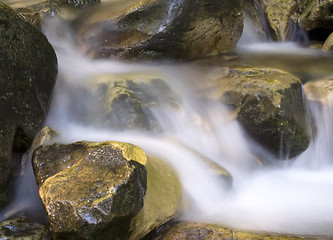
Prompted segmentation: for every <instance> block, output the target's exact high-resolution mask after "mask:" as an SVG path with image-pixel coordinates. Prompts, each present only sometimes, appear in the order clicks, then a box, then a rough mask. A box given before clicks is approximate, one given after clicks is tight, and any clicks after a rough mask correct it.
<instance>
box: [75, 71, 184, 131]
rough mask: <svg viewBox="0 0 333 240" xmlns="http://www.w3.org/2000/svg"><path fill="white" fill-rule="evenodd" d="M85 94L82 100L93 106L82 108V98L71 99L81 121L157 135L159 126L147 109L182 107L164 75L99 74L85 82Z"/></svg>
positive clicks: (83, 106)
mask: <svg viewBox="0 0 333 240" xmlns="http://www.w3.org/2000/svg"><path fill="white" fill-rule="evenodd" d="M84 92H85V99H90V100H91V101H92V102H93V104H89V105H87V104H83V105H82V99H81V98H79V99H78V100H77V99H75V100H73V102H75V101H77V105H78V107H77V108H76V109H77V111H79V110H78V109H81V111H82V112H81V114H79V116H80V120H83V121H84V122H85V123H86V124H93V125H97V126H99V127H101V126H102V127H107V128H112V129H117V130H123V129H141V130H149V131H152V132H160V131H161V127H160V126H159V124H158V122H157V120H156V119H155V117H154V116H153V113H152V112H151V110H150V108H152V107H158V108H166V109H172V110H177V109H179V108H180V106H181V101H180V97H179V96H178V95H177V94H176V93H175V92H174V91H173V90H172V89H171V88H170V87H169V85H168V84H167V82H166V81H164V80H163V76H160V75H157V74H149V73H148V74H146V73H133V74H119V75H101V76H97V77H95V78H92V79H91V80H88V81H87V83H86V85H85V90H84ZM79 106H80V107H79ZM91 106H93V109H91ZM96 116H99V117H98V119H97V118H96Z"/></svg>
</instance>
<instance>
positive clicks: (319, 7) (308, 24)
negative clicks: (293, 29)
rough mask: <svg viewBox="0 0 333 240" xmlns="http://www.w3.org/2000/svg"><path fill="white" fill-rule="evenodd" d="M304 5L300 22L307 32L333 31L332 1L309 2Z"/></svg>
mask: <svg viewBox="0 0 333 240" xmlns="http://www.w3.org/2000/svg"><path fill="white" fill-rule="evenodd" d="M301 4H303V9H302V10H303V11H302V12H301V14H300V16H299V18H298V21H299V23H300V25H301V26H302V27H303V28H305V29H306V30H313V29H333V2H332V1H331V0H320V1H319V0H307V1H305V2H304V3H301Z"/></svg>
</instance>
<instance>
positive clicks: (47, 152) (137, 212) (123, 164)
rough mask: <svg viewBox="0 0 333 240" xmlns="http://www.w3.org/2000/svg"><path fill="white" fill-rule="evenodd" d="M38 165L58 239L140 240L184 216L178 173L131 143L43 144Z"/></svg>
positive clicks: (37, 152) (36, 157)
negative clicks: (182, 214) (181, 213)
mask: <svg viewBox="0 0 333 240" xmlns="http://www.w3.org/2000/svg"><path fill="white" fill-rule="evenodd" d="M33 165H34V170H35V175H36V179H37V183H38V185H39V187H40V189H39V194H40V197H41V199H42V202H43V204H44V207H45V209H46V211H47V214H48V217H49V221H50V226H51V230H52V235H53V237H54V238H55V239H140V238H141V237H143V236H145V235H146V234H148V233H149V232H150V231H151V230H153V229H155V228H157V227H159V226H161V225H163V224H164V223H166V222H167V221H169V220H171V219H173V218H175V217H177V216H178V215H179V212H180V211H181V207H182V205H181V200H182V199H181V187H180V182H179V180H178V178H177V176H176V174H175V173H174V171H173V169H172V168H171V167H170V166H169V165H168V164H166V163H165V162H164V161H162V160H161V159H158V158H157V157H153V156H149V157H147V156H146V155H145V153H144V152H143V151H142V150H141V149H140V148H138V147H137V146H134V145H132V144H129V143H120V142H113V141H109V142H101V143H93V142H77V143H73V144H68V145H62V144H53V145H43V146H41V147H39V148H37V149H36V150H35V152H34V156H33Z"/></svg>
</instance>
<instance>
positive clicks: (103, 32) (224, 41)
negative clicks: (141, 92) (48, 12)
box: [76, 0, 243, 59]
mask: <svg viewBox="0 0 333 240" xmlns="http://www.w3.org/2000/svg"><path fill="white" fill-rule="evenodd" d="M124 5H125V4H124ZM109 7H110V8H112V5H110V6H109ZM101 11H105V9H103V8H101ZM94 14H95V15H98V14H99V12H98V11H97V12H96V13H94ZM94 14H92V15H90V16H87V15H86V14H85V15H84V16H82V19H78V20H77V21H76V23H77V25H76V26H77V36H78V42H79V44H80V46H81V48H82V50H83V51H84V52H86V53H87V54H88V55H90V56H92V57H95V58H109V57H111V58H125V59H166V58H168V59H196V58H201V57H206V56H212V55H218V54H220V53H223V52H230V51H232V50H233V49H234V47H235V45H236V43H237V41H238V39H239V38H240V36H241V33H242V29H243V14H242V7H241V1H239V0H234V1H214V0H203V1H196V0H185V1H173V0H141V1H135V2H134V3H133V4H132V5H129V6H128V7H126V8H125V9H123V11H121V12H114V14H109V15H107V16H106V17H105V18H104V19H98V17H97V16H95V15H94ZM96 19H98V20H96ZM82 21H83V22H84V24H82Z"/></svg>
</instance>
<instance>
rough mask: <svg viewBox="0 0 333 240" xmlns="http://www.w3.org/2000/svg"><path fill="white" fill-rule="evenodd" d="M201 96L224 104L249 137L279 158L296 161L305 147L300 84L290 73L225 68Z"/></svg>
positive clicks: (249, 68) (305, 133)
mask: <svg viewBox="0 0 333 240" xmlns="http://www.w3.org/2000/svg"><path fill="white" fill-rule="evenodd" d="M221 74H222V73H221ZM201 94H203V95H204V96H206V97H208V98H215V99H216V100H218V101H221V102H223V103H225V104H227V106H229V108H230V109H231V110H233V111H234V112H235V113H236V117H237V120H238V121H239V122H240V123H241V124H242V125H243V127H244V128H245V130H246V131H247V132H248V133H249V135H250V136H252V137H253V138H254V139H255V140H256V141H258V142H259V143H261V144H262V145H263V146H265V147H266V148H267V149H268V150H270V151H271V152H272V153H274V154H275V155H276V156H278V157H280V158H292V157H295V156H297V155H298V154H300V153H301V152H303V151H304V150H305V149H306V148H307V147H308V144H309V137H308V134H307V130H306V124H305V119H306V117H305V116H306V115H305V111H304V106H303V102H302V87H301V82H300V80H299V79H298V78H297V77H295V76H294V75H292V74H290V73H287V72H284V71H282V70H278V69H273V68H258V67H232V68H226V70H224V72H223V74H222V75H220V76H219V77H213V78H212V80H211V81H210V83H207V86H206V91H204V90H202V89H201Z"/></svg>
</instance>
